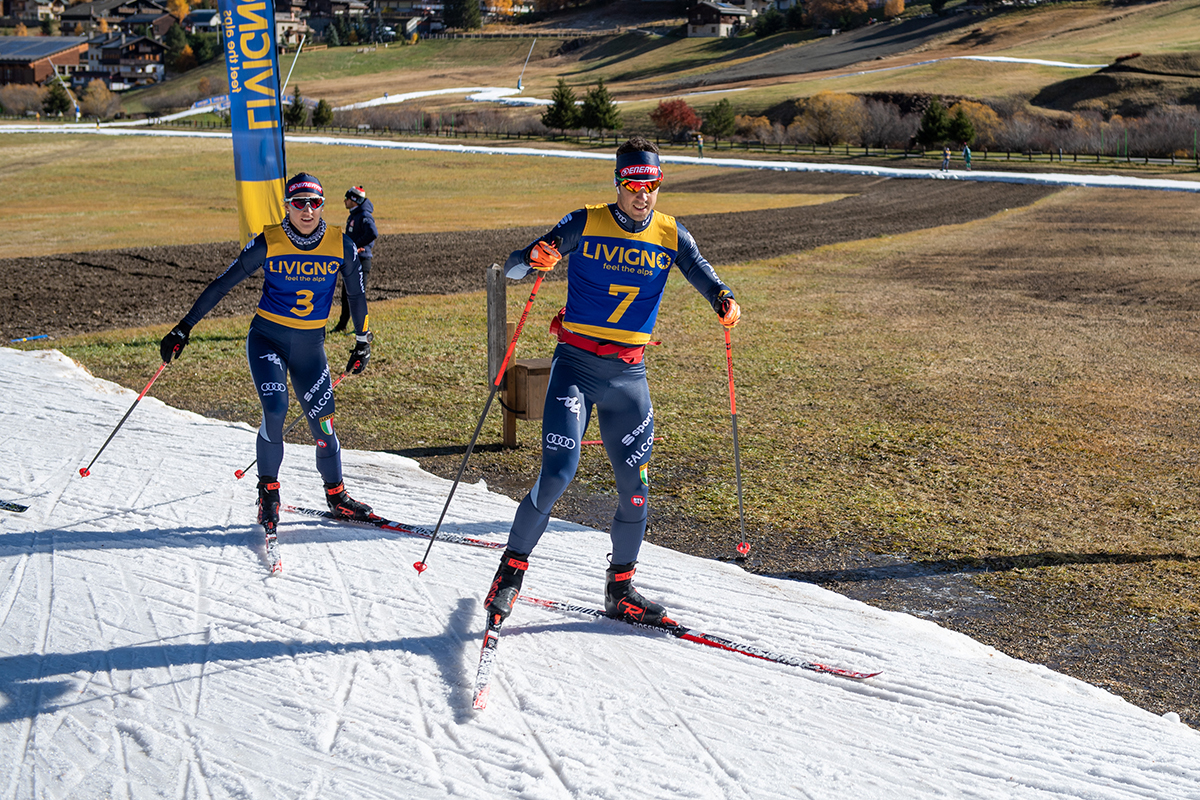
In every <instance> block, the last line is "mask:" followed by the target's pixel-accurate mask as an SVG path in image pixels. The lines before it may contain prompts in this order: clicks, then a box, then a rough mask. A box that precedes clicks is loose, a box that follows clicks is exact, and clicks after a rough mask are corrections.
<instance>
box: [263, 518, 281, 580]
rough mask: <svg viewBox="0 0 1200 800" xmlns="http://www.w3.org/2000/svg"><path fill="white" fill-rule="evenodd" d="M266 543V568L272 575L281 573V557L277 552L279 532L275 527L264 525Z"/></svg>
mask: <svg viewBox="0 0 1200 800" xmlns="http://www.w3.org/2000/svg"><path fill="white" fill-rule="evenodd" d="M263 530H264V531H265V532H266V541H267V567H269V568H270V570H271V574H272V575H278V574H279V573H280V572H283V556H282V555H281V554H280V552H279V530H278V528H277V527H276V526H275V525H273V524H272V525H270V526H267V525H264V526H263Z"/></svg>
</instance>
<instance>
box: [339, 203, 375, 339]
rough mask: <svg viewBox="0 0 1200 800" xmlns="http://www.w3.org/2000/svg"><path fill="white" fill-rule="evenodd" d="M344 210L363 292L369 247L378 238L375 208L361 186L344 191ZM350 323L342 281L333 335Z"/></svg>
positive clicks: (369, 266) (367, 268) (347, 230)
mask: <svg viewBox="0 0 1200 800" xmlns="http://www.w3.org/2000/svg"><path fill="white" fill-rule="evenodd" d="M345 206H346V209H347V210H348V211H349V212H350V216H348V217H346V235H347V236H349V237H350V239H351V241H353V242H354V246H355V247H356V248H357V249H358V263H360V264H362V282H363V291H366V288H367V278H368V277H370V275H371V245H372V244H373V243H374V242H375V240H376V239H378V238H379V229H378V228H376V227H375V217H374V214H375V206H374V205H372V204H371V201H370V200H368V199H367V193H366V191H365V190H364V189H363V187H361V186H351V187H350V188H349V189H347V190H346V199H345ZM349 321H350V303H349V301H348V300H346V281H345V279H344V276H343V280H342V313H341V315H340V316H339V317H338V321H337V324H336V325H334V326H333V332H334V333H342V332H343V331H345V330H346V323H347V322H349Z"/></svg>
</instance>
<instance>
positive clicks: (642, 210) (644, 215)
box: [617, 181, 659, 222]
mask: <svg viewBox="0 0 1200 800" xmlns="http://www.w3.org/2000/svg"><path fill="white" fill-rule="evenodd" d="M658 183H659V182H658V181H648V182H647V181H622V182H620V183H619V184H617V208H619V209H621V211H622V212H623V213H624V214H625V216H627V217H629V218H630V219H632V220H634V221H635V222H645V221H646V220H647V219H648V218H649V216H650V212H652V211H654V204H655V203H656V202H658ZM651 186H653V187H654V190H653V191H651V190H650V187H651Z"/></svg>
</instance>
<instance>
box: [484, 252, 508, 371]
mask: <svg viewBox="0 0 1200 800" xmlns="http://www.w3.org/2000/svg"><path fill="white" fill-rule="evenodd" d="M507 322H508V292H507V289H506V287H505V284H504V269H503V268H502V267H501V266H500V265H499V264H492V265H491V266H490V267H488V269H487V342H488V345H487V354H488V357H487V358H488V364H487V369H488V380H489V381H492V380H495V379H496V373H497V372H499V371H500V364H501V363H503V362H504V353H505V352H506V351H507V350H508V337H507V333H508V331H507V330H506V325H507Z"/></svg>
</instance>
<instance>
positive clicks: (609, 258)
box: [484, 136, 741, 624]
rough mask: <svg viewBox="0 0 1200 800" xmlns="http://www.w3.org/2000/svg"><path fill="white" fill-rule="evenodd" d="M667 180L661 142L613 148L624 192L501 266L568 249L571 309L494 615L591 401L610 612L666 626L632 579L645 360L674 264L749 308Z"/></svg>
mask: <svg viewBox="0 0 1200 800" xmlns="http://www.w3.org/2000/svg"><path fill="white" fill-rule="evenodd" d="M662 180H663V171H662V167H661V165H660V164H659V158H658V148H657V147H656V146H655V145H654V143H653V142H650V141H648V140H646V139H644V138H642V137H640V136H635V137H633V138H632V139H630V140H629V141H627V142H626V143H625V144H623V145H621V146H620V147H619V148H618V149H617V164H616V172H615V181H614V182H615V184H616V189H617V199H616V202H615V203H610V204H607V205H596V206H587V207H586V208H583V209H580V210H578V211H573V212H571V213H570V214H567V216H565V217H563V218H562V219H561V220H560V221H559V222H558V224H557V225H555V226H554V228H553V229H551V230H550V232H549V233H547V234H546V235H545V236H543V237H542V238H541V239H539V240H538V241H535V242H534V243H533V244H531V245H529V246H528V247H526V248H524V249H523V250H517V251H515V252H514V253H512V255H510V256H509V257H508V261H507V262H506V264H505V268H506V271H507V273H506V274H507V275H508V277H509V278H513V279H520V278H523V277H525V276H526V275H528V274H529V273H530V271H531V270H542V271H547V270H551V269H553V268H554V266H555V265H556V264H557V263H558V262H559V260H560V259H561V258H562V256H563V255H565V254H570V256H571V258H570V264H569V267H568V273H567V276H568V283H567V305H566V307H565V308H564V309H563V310H562V311H560V312H559V314H558V316H557V317H556V318H555V319H554V321H553V323H552V324H551V330H552V331H553V332H554V333H556V334H557V336H558V341H559V344H558V347H557V348H556V349H555V351H554V358H553V360H552V362H551V368H550V381H549V386H548V388H547V391H546V405H545V411H544V415H543V418H542V467H541V472H540V473H539V475H538V479H537V482H536V483H535V484H534V486H533V489H532V490H531V491H530V492H529V494H528V495H527V496H526V497H525V499H523V500H522V501H521V504H520V506H519V507H518V508H517V513H516V518H515V519H514V520H513V524H512V530H511V532H510V533H509V538H508V549H507V550H505V552H504V555H503V556H502V557H501V559H500V568H499V569H498V570H497V572H496V577H495V579H494V580H493V581H492V585H491V588H490V589H489V591H488V594H487V599H486V600H485V603H484V605H485V608H486V609H487V612H488V618H489V621H490V622H494V623H496V624H498V623H499V622H501V621H503V620H504V619H505V618H507V617H508V615H509V613H510V612H511V611H512V607H513V604H514V603H515V602H516V599H517V595H518V594H519V593H520V590H521V581H522V579H523V577H524V575H525V570H526V569H527V568H528V565H529V562H528V559H529V554H530V553H532V552H533V549H534V547H535V546H536V545H537V543H538V540H539V539H540V538H541V535H542V533H543V532H544V531H545V530H546V523H547V522H548V521H549V519H550V511H551V509H552V508H553V507H554V503H555V502H556V501H557V500H558V498H559V497H561V496H562V494H563V492H564V491H566V488H567V486H568V484H569V483H570V482H571V480H572V479H573V478H574V477H575V470H576V468H577V467H578V466H579V443H580V442H581V441H582V440H583V433H584V430H585V429H586V428H587V425H588V421H589V419H590V418H591V415H592V410H593V409H595V411H596V416H597V419H598V420H599V423H600V437H601V439H602V440H603V442H604V448H605V450H606V451H607V453H608V459H609V462H610V463H611V464H612V467H613V473H614V477H615V478H616V484H617V491H618V493H619V501H618V505H617V510H616V513H615V515H614V517H613V524H612V531H611V537H612V548H613V551H612V554H611V555H610V562H611V563H610V566H609V567H608V572H607V580H606V583H605V592H604V607H605V612H606V613H607V614H608V615H609V616H612V617H616V618H620V619H626V620H634V621H639V622H646V623H650V624H661V623H663V622H664V621H665V622H667V623H669V622H670V620H669V619H668V618H667V617H666V610H665V609H664V608H663V607H662V606H661V605H659V604H658V603H653V602H650V601H648V600H647V599H646V598H644V597H643V596H642V595H641V594H640V593H639V592H638V591H637V590H636V589H635V588H634V587H633V574H634V565H635V564H636V563H637V557H638V552H639V550H640V548H641V545H642V539H643V537H644V536H645V533H646V512H647V503H648V502H649V488H650V487H649V483H650V479H649V476H648V472H647V465H648V463H649V461H650V453H651V450H652V449H653V443H654V409H653V408H652V406H651V403H650V390H649V386H648V385H647V382H646V367H645V364H644V363H643V362H642V356H643V353H644V351H645V348H646V344H647V343H648V342H649V341H650V334H651V332H652V331H653V329H654V322H655V319H656V317H657V316H658V307H659V302H660V300H661V299H662V293H663V289H664V288H665V287H666V283H667V275H668V273H669V272H670V269H671V267H672V266H674V267H676V268H678V269H679V270H680V272H682V273H683V275H684V277H686V278H687V280H688V281H689V282H690V283H691V284H692V286H694V287H695V288H696V290H697V291H699V292H700V294H702V295H704V297H705V298H706V299H707V300H708V301H709V303H710V304H712V307H713V310H715V311H716V312H717V316H718V317H719V319H720V322H721V324H722V325H725V326H726V327H729V328H732V327H733V326H734V325H736V324H737V322H738V319H739V317H740V316H741V310H740V309H739V308H738V304H737V302H736V301H735V300H734V299H733V292H732V290H730V288H729V287H728V286H726V285H725V284H724V283H722V282H721V279H720V278H718V277H717V274H716V272H715V271H713V268H712V266H711V265H710V264H709V263H708V261H706V260H705V259H704V256H702V255H700V251H699V249H698V248H697V247H696V242H695V240H694V239H693V238H692V236H691V234H690V233H688V231H687V229H686V228H684V226H683V225H682V223H680V222H678V221H677V220H676V219H675V218H674V217H670V216H667V215H666V214H662V213H659V212H656V211H655V210H654V206H655V203H656V202H657V200H658V189H659V185H660V184H661V183H662Z"/></svg>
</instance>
